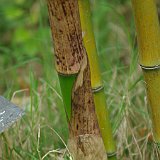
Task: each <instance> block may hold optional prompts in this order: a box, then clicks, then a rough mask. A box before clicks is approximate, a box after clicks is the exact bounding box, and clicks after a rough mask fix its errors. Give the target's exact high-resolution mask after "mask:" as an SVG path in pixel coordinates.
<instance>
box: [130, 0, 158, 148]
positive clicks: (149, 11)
mask: <svg viewBox="0 0 160 160" xmlns="http://www.w3.org/2000/svg"><path fill="white" fill-rule="evenodd" d="M132 6H133V12H134V18H135V24H136V31H137V38H138V47H139V63H140V66H141V67H142V70H143V74H144V80H145V82H146V88H147V98H148V102H149V109H150V111H151V113H152V114H151V115H152V124H153V133H154V141H155V143H156V144H158V146H159V144H160V127H159V122H160V102H159V100H160V26H159V20H158V12H157V7H156V2H155V0H145V1H144V0H132Z"/></svg>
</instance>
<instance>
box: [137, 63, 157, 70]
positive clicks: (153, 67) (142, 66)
mask: <svg viewBox="0 0 160 160" xmlns="http://www.w3.org/2000/svg"><path fill="white" fill-rule="evenodd" d="M140 66H141V68H142V69H144V70H157V69H160V65H154V66H144V65H142V64H140Z"/></svg>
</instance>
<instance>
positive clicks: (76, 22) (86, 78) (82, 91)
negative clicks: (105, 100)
mask: <svg viewBox="0 0 160 160" xmlns="http://www.w3.org/2000/svg"><path fill="white" fill-rule="evenodd" d="M47 2H48V10H49V20H50V25H51V30H52V37H53V43H54V51H55V58H56V69H57V72H58V73H59V74H61V75H64V76H69V75H72V74H76V75H77V78H76V80H75V82H74V84H73V88H72V97H70V98H71V100H72V102H71V104H72V105H71V111H72V113H71V119H70V121H69V122H68V123H69V130H70V138H69V141H68V146H69V149H70V152H71V153H72V155H73V158H74V159H76V160H79V159H80V160H103V159H106V154H105V149H104V145H103V142H102V138H101V135H100V132H99V127H98V122H97V117H96V114H95V106H94V99H93V94H92V89H91V76H90V68H89V62H88V57H87V54H86V50H85V48H84V45H83V40H82V31H81V24H80V16H79V10H78V1H77V0H48V1H47Z"/></svg>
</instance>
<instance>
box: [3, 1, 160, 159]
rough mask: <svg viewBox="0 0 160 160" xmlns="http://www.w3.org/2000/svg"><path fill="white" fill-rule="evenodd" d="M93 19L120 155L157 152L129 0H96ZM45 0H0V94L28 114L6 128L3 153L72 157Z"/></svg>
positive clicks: (130, 156)
mask: <svg viewBox="0 0 160 160" xmlns="http://www.w3.org/2000/svg"><path fill="white" fill-rule="evenodd" d="M91 2H92V13H93V24H94V30H95V36H96V43H97V48H98V52H99V61H100V65H101V71H102V76H103V80H104V84H105V94H106V95H107V104H108V107H109V111H110V114H111V116H110V117H111V122H112V128H113V132H114V136H115V139H116V141H117V149H118V156H119V159H123V160H125V159H137V160H139V159H144V160H152V159H153V160H155V159H157V158H156V155H157V152H156V150H155V147H154V145H153V143H152V142H153V138H152V130H151V120H150V116H149V115H150V112H148V110H147V100H146V94H145V82H144V80H143V77H142V73H141V70H140V68H139V66H138V57H137V43H136V36H135V27H134V21H133V15H132V9H131V2H130V1H129V0H119V1H118V0H112V1H110V0H101V1H99V0H92V1H91ZM52 48H53V44H52V40H51V32H50V28H49V21H48V13H47V5H46V2H45V0H1V1H0V94H1V95H3V96H5V97H7V98H8V99H11V100H12V102H14V103H16V104H17V105H19V106H21V107H22V108H23V109H24V110H25V111H26V115H25V116H24V117H23V119H22V120H21V121H19V122H18V123H17V124H16V125H15V126H14V127H12V128H10V129H9V130H8V131H6V132H5V133H3V134H1V135H0V159H2V160H16V159H17V160H19V159H25V160H31V159H32V160H38V159H45V160H47V159H69V156H68V152H67V149H66V142H67V137H68V128H67V123H66V119H65V111H64V108H63V102H62V98H61V93H60V89H59V84H58V80H57V75H56V72H55V68H54V63H53V62H54V56H53V49H52Z"/></svg>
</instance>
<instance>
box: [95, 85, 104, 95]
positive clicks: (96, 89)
mask: <svg viewBox="0 0 160 160" xmlns="http://www.w3.org/2000/svg"><path fill="white" fill-rule="evenodd" d="M102 89H104V86H98V87H96V88H92V92H93V93H97V92H99V91H101V90H102Z"/></svg>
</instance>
